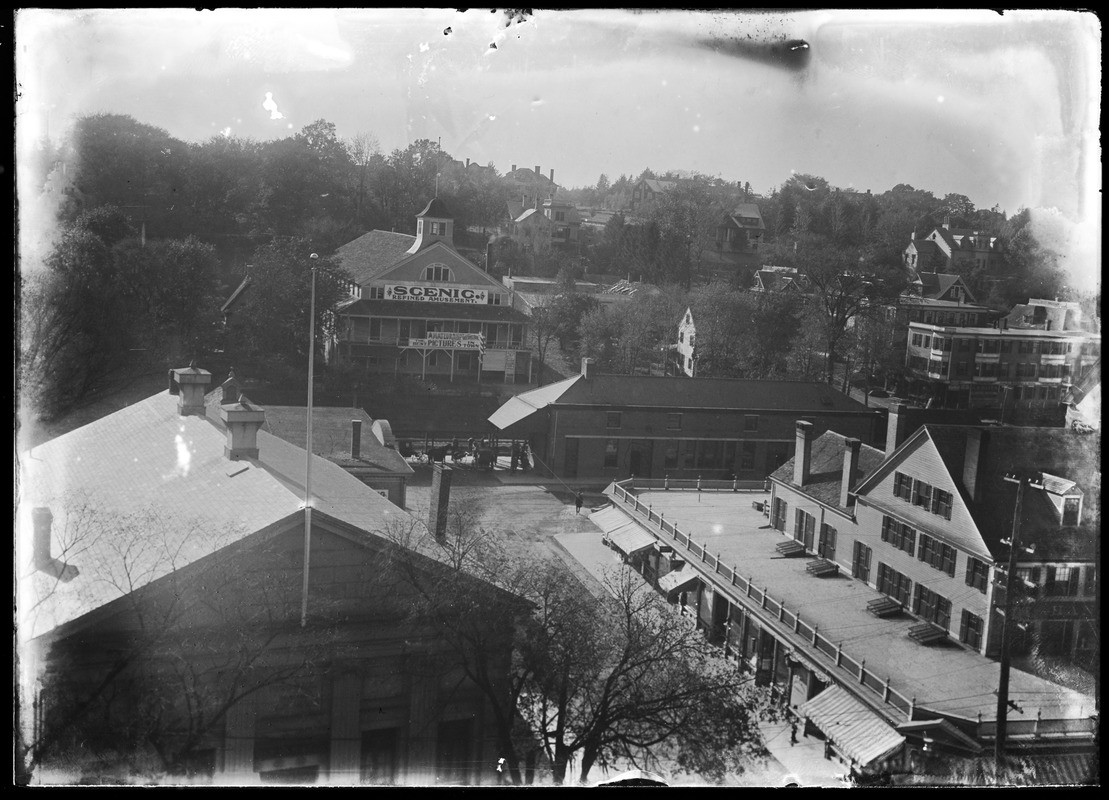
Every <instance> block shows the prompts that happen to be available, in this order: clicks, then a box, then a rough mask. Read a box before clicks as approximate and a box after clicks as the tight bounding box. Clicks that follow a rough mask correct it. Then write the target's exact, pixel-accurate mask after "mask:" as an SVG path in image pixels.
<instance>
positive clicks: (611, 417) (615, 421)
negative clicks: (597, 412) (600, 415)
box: [605, 411, 620, 428]
mask: <svg viewBox="0 0 1109 800" xmlns="http://www.w3.org/2000/svg"><path fill="white" fill-rule="evenodd" d="M605 427H606V428H619V427H620V412H619V411H609V412H607V413H606V414H605Z"/></svg>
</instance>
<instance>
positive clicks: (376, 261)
mask: <svg viewBox="0 0 1109 800" xmlns="http://www.w3.org/2000/svg"><path fill="white" fill-rule="evenodd" d="M425 210H426V209H425ZM415 242H416V237H415V236H409V235H408V234H407V233H393V232H390V231H376V230H375V231H370V232H369V233H366V234H363V235H362V236H359V237H358V238H357V239H355V240H354V241H351V242H347V243H346V244H344V245H343V246H342V247H340V248H339V251H338V255H339V259H340V262H341V263H342V265H343V267H344V268H345V269H346V271H347V272H348V273H350V276H351V278H352V279H353V280H354V282H355V283H357V284H360V285H365V284H367V283H369V282H370V281H372V280H373V279H374V278H376V277H377V276H378V275H381V274H382V273H384V272H385V271H386V270H388V269H390V268H391V267H392V266H393V265H394V264H396V263H397V262H398V261H400V260H401V259H403V258H404V257H405V256H406V255H407V254H408V250H409V249H410V248H411V247H412V245H413V244H415Z"/></svg>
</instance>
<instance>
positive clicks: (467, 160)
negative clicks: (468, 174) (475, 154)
mask: <svg viewBox="0 0 1109 800" xmlns="http://www.w3.org/2000/svg"><path fill="white" fill-rule="evenodd" d="M469 167H470V159H468V158H467V159H466V168H467V169H469Z"/></svg>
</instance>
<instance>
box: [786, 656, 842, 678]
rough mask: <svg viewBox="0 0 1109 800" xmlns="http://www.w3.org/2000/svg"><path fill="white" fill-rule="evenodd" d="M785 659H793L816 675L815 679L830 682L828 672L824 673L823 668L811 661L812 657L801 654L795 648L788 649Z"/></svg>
mask: <svg viewBox="0 0 1109 800" xmlns="http://www.w3.org/2000/svg"><path fill="white" fill-rule="evenodd" d="M786 660H787V661H794V662H796V663H798V664H800V665H801V666H802V667H804V668H805V669H807V670H808V671H809V672H811V673H813V674H814V675H815V676H816V679H817V680H818V681H820V682H822V683H826V684H830V683H831V682H832V679H831V678H829V677H828V673H826V672H825V671H824V670H822V669H821V668H820V667H818V666H817V665H816V664H815V663H814V662H813V661H812V659H810V658H808V657H806V656H803V655H801V653H799V652H798V651H796V650H792V651H790V652H789V653H788V654H787V655H786Z"/></svg>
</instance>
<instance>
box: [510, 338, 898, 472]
mask: <svg viewBox="0 0 1109 800" xmlns="http://www.w3.org/2000/svg"><path fill="white" fill-rule="evenodd" d="M592 364H593V362H592V359H583V361H582V373H581V374H580V375H575V376H573V377H572V378H567V379H566V380H563V381H559V382H557V383H552V384H550V385H548V386H543V387H541V388H539V389H533V390H531V391H529V392H523V393H521V394H519V395H516V396H515V397H513V398H511V399H510V400H508V401H507V402H506V403H505V404H504V405H502V406H501V407H500V408H499V409H497V411H496V412H495V413H494V414H493V415H492V416H491V417H490V418H489V422H490V423H491V424H492V425H493V427H495V428H496V429H497V430H498V431H500V432H501V433H500V434H499V435H501V436H504V437H512V438H517V439H523V438H526V439H528V441H529V442H530V445H531V448H532V452H533V453H534V454H535V455H536V457H537V462H538V464H539V468H540V469H541V470H543V471H544V472H545V473H546V474H549V475H554V476H557V477H560V478H582V477H595V478H603V479H606V480H609V479H613V478H618V477H626V476H628V475H636V476H639V477H656V478H661V477H663V476H665V475H669V476H672V477H685V478H696V477H698V476H702V477H704V478H706V479H719V478H728V479H731V478H732V477H735V478H736V479H737V480H762V479H763V478H765V477H766V476H767V475H768V474H769V473H771V472H773V471H774V470H775V469H776V468H777V467H778V466H779V465H780V464H781V463H783V462H784V461H785V460H786V459H787V458H789V455H790V447H791V445H792V443H793V439H792V438H791V437H790V433H791V432H792V430H793V424H794V422H795V420H796V419H797V418H798V417H807V418H809V419H811V420H812V421H813V423H814V425H815V426H816V427H817V428H818V429H819V430H820V431H821V432H823V431H824V430H827V429H829V428H833V427H834V428H835V429H836V430H840V431H844V432H845V433H846V434H847V435H851V436H855V437H858V438H860V439H863V440H865V441H867V442H871V441H873V440H874V437H875V436H876V435H877V434H878V433H879V431H878V427H880V426H878V417H877V415H876V414H875V412H874V411H872V410H870V409H868V408H866V407H865V406H863V404H862V403H859V402H856V401H855V400H851V399H850V398H848V397H846V396H845V395H843V394H841V393H839V392H837V391H835V390H834V389H832V388H831V387H830V386H828V385H827V384H824V383H815V382H807V381H756V380H726V379H719V378H686V377H658V376H630V375H597V374H594V373H593V372H592ZM876 426H877V427H876Z"/></svg>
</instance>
